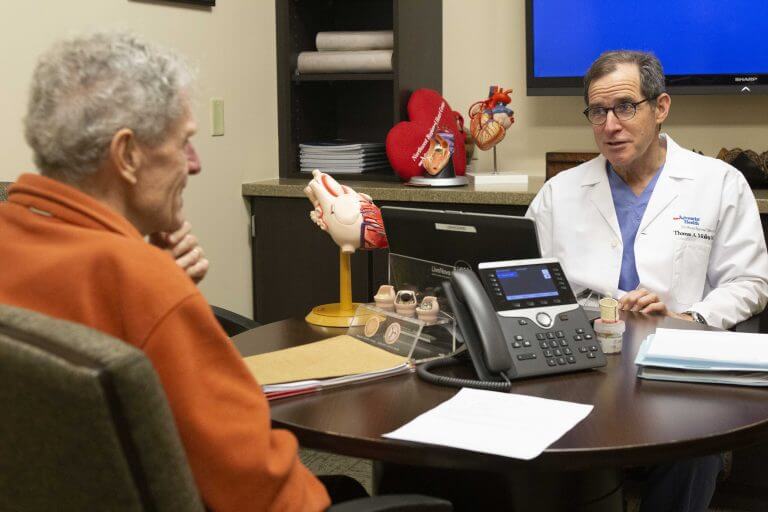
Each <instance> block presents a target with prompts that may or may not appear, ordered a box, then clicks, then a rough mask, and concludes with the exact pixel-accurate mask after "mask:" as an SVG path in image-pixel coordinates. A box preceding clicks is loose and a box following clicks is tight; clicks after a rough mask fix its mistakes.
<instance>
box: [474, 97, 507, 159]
mask: <svg viewBox="0 0 768 512" xmlns="http://www.w3.org/2000/svg"><path fill="white" fill-rule="evenodd" d="M511 92H512V89H502V88H501V87H499V86H498V85H492V86H491V87H490V91H489V92H488V99H486V100H482V101H478V102H475V103H473V104H472V105H471V106H470V107H469V117H470V119H471V122H470V125H469V130H470V132H472V137H474V139H475V144H476V145H477V147H478V148H480V149H482V150H483V151H486V150H489V149H491V148H492V147H494V146H495V145H496V144H498V143H499V142H501V141H502V139H504V135H506V131H507V128H509V127H510V126H512V123H514V122H515V118H514V114H515V113H514V112H513V111H512V110H510V109H509V108H508V107H507V105H509V103H510V102H511V101H512V99H511V98H510V97H509V94H510V93H511Z"/></svg>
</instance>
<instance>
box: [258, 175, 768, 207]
mask: <svg viewBox="0 0 768 512" xmlns="http://www.w3.org/2000/svg"><path fill="white" fill-rule="evenodd" d="M308 182H309V178H307V179H306V180H304V179H280V180H267V181H258V182H254V183H244V184H243V195H244V196H260V197H302V198H304V197H306V196H305V195H304V187H306V186H307V183H308ZM340 182H341V183H342V184H344V185H347V186H349V187H352V188H354V189H355V190H356V191H357V192H362V193H364V194H368V195H369V196H371V198H372V199H373V200H374V201H404V202H424V203H464V204H500V205H519V206H527V205H528V204H530V202H531V201H532V200H533V198H534V197H535V196H536V193H537V192H538V191H539V189H540V188H541V186H542V185H543V184H544V178H543V177H529V178H528V185H507V186H482V187H475V186H473V185H466V186H463V187H443V188H432V187H409V186H406V185H403V184H401V183H398V182H394V181H386V182H384V181H352V180H349V181H344V180H343V179H341V180H340ZM766 211H768V209H767V210H766Z"/></svg>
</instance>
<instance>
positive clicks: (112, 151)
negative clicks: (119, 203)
mask: <svg viewBox="0 0 768 512" xmlns="http://www.w3.org/2000/svg"><path fill="white" fill-rule="evenodd" d="M142 157H143V155H142V152H141V148H140V147H139V144H138V142H137V141H136V134H134V133H133V130H131V129H130V128H122V129H120V130H118V131H117V132H115V134H114V135H113V136H112V141H111V142H110V144H109V156H108V159H109V161H110V163H111V164H112V166H113V167H114V169H115V171H116V172H117V173H118V174H119V175H120V176H121V177H122V178H123V179H124V180H126V181H127V182H128V183H130V184H131V185H135V184H136V182H137V181H138V171H139V169H140V168H141V162H142Z"/></svg>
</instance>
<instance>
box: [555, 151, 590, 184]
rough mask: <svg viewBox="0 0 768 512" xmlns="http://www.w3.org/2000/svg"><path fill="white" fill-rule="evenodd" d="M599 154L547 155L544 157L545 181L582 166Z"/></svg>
mask: <svg viewBox="0 0 768 512" xmlns="http://www.w3.org/2000/svg"><path fill="white" fill-rule="evenodd" d="M598 154H599V153H547V154H546V155H545V159H546V168H545V171H544V172H545V175H544V179H545V181H546V180H548V179H550V178H554V177H555V176H556V175H557V174H559V173H561V172H563V171H567V170H568V169H570V168H571V167H576V166H577V165H580V164H583V163H584V162H588V161H589V160H592V159H593V158H595V157H596V156H597V155H598Z"/></svg>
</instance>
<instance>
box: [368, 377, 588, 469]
mask: <svg viewBox="0 0 768 512" xmlns="http://www.w3.org/2000/svg"><path fill="white" fill-rule="evenodd" d="M590 411H592V406H591V405H584V404H577V403H573V402H562V401H559V400H548V399H546V398H537V397H532V396H525V395H514V394H509V393H499V392H496V391H483V390H479V389H470V388H462V389H461V390H460V391H459V392H458V393H457V394H456V395H455V396H454V397H453V398H451V399H450V400H447V401H445V402H443V403H442V404H440V405H438V406H437V407H435V408H434V409H432V410H430V411H427V412H425V413H424V414H422V415H421V416H418V417H416V418H415V419H414V420H412V421H411V422H410V423H407V424H405V425H403V426H402V427H400V428H399V429H397V430H395V431H394V432H390V433H388V434H384V436H383V437H388V438H390V439H400V440H403V441H416V442H419V443H427V444H437V445H442V446H451V447H453V448H462V449H464V450H472V451H475V452H481V453H490V454H493V455H503V456H505V457H514V458H516V459H523V460H530V459H533V458H534V457H536V456H538V455H539V454H540V453H541V452H543V451H544V450H545V449H546V448H547V447H548V446H549V445H551V444H552V443H554V442H555V441H557V440H558V439H560V438H561V437H562V436H563V434H565V433H566V432H568V431H569V430H570V429H572V428H573V427H574V426H575V425H576V424H577V423H578V422H580V421H581V420H583V419H584V418H586V417H587V415H588V414H589V413H590Z"/></svg>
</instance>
